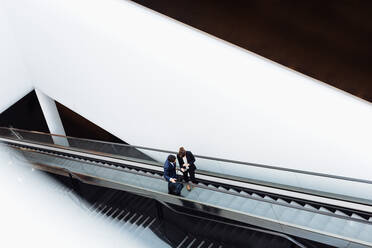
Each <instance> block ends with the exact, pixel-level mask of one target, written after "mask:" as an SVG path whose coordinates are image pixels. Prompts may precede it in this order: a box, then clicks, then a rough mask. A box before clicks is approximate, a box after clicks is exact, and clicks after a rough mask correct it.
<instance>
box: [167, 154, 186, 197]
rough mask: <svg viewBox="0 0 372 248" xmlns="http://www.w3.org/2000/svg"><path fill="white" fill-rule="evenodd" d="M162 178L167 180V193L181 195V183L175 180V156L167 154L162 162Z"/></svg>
mask: <svg viewBox="0 0 372 248" xmlns="http://www.w3.org/2000/svg"><path fill="white" fill-rule="evenodd" d="M164 178H165V180H167V182H168V194H173V195H178V196H180V195H181V190H182V188H183V185H182V183H178V182H177V174H176V157H175V156H174V155H169V156H168V158H167V160H166V161H165V163H164Z"/></svg>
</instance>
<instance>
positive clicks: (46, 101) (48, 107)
mask: <svg viewBox="0 0 372 248" xmlns="http://www.w3.org/2000/svg"><path fill="white" fill-rule="evenodd" d="M35 92H36V95H37V98H38V100H39V103H40V106H41V109H42V111H43V114H44V118H45V120H46V123H47V125H48V128H49V131H50V133H52V134H59V135H64V136H66V133H65V129H64V128H63V124H62V121H61V117H60V116H59V113H58V110H57V106H56V103H55V101H54V100H53V99H52V98H50V97H49V96H47V95H45V94H44V93H43V92H41V91H40V90H38V89H35ZM53 141H54V144H57V145H62V146H68V140H67V139H66V138H63V137H56V136H54V137H53Z"/></svg>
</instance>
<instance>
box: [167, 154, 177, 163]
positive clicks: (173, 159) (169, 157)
mask: <svg viewBox="0 0 372 248" xmlns="http://www.w3.org/2000/svg"><path fill="white" fill-rule="evenodd" d="M168 161H169V162H171V163H173V162H175V161H176V156H174V155H169V156H168Z"/></svg>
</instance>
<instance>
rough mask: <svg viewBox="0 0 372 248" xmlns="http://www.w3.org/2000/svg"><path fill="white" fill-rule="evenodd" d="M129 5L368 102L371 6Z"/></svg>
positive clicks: (205, 0)
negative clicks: (200, 32) (220, 40)
mask: <svg viewBox="0 0 372 248" xmlns="http://www.w3.org/2000/svg"><path fill="white" fill-rule="evenodd" d="M133 1H134V2H137V3H139V4H141V5H143V6H146V7H149V8H151V9H153V10H155V11H157V12H160V13H162V14H165V15H167V16H169V17H172V18H174V19H176V20H178V21H181V22H183V23H185V24H188V25H190V26H193V27H195V28H197V29H200V30H202V31H205V32H207V33H209V34H212V35H214V36H216V37H218V38H221V39H223V40H226V41H228V42H231V43H233V44H236V45H238V46H240V47H242V48H245V49H247V50H249V51H252V52H254V53H257V54H259V55H261V56H263V57H266V58H268V59H271V60H273V61H275V62H277V63H280V64H282V65H284V66H287V67H290V68H292V69H294V70H296V71H299V72H301V73H303V74H306V75H308V76H311V77H313V78H316V79H318V80H320V81H323V82H325V83H328V84H330V85H333V86H335V87H337V88H339V89H342V90H344V91H347V92H349V93H351V94H353V95H356V96H358V97H360V98H363V99H365V100H367V101H369V102H372V84H371V78H372V70H371V61H372V1H367V0H366V1H358V0H356V1H354V0H350V1H346V0H338V1H336V0H334V1H320V0H311V1H295V0H293V1H289V0H287V1H278V0H244V1H243V0H224V1H220V0H177V1H175V0H133Z"/></svg>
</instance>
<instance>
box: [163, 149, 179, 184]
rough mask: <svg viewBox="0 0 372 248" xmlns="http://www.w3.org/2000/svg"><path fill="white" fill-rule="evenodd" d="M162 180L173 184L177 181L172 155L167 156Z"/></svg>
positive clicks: (174, 160) (174, 161)
mask: <svg viewBox="0 0 372 248" xmlns="http://www.w3.org/2000/svg"><path fill="white" fill-rule="evenodd" d="M164 178H165V180H166V181H167V182H171V183H175V182H176V180H177V174H176V157H175V156H174V155H169V156H168V159H167V160H166V161H165V163H164Z"/></svg>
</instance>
